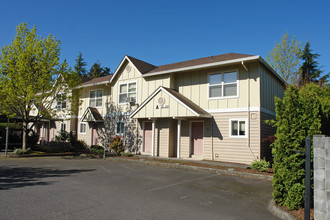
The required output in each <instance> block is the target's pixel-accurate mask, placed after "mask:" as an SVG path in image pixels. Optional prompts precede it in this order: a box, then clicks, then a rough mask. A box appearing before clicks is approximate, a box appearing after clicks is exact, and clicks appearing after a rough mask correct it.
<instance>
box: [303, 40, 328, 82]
mask: <svg viewBox="0 0 330 220" xmlns="http://www.w3.org/2000/svg"><path fill="white" fill-rule="evenodd" d="M319 56H320V55H319V54H317V53H314V54H313V53H312V49H310V43H309V42H307V43H306V45H305V48H304V51H303V54H302V56H301V59H302V60H303V64H302V66H301V67H300V76H299V85H300V86H303V85H305V84H307V83H310V82H312V83H319V84H320V85H323V84H324V83H325V82H327V78H328V77H329V73H328V74H326V75H324V76H322V77H321V73H322V70H321V69H320V68H319V67H318V65H319V63H318V61H317V59H318V58H319Z"/></svg>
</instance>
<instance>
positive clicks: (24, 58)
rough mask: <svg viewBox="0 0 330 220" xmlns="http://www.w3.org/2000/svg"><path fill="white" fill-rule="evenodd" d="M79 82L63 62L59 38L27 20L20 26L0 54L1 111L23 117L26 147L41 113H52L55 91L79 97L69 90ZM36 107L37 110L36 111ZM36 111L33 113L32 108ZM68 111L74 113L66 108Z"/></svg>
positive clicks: (71, 97) (70, 96) (44, 115)
mask: <svg viewBox="0 0 330 220" xmlns="http://www.w3.org/2000/svg"><path fill="white" fill-rule="evenodd" d="M78 83H79V79H78V78H77V77H76V75H75V74H74V73H71V71H70V69H69V68H68V65H67V63H66V62H65V61H64V62H62V63H60V41H59V40H56V38H55V37H54V36H51V35H49V36H48V37H46V38H44V37H40V36H38V35H37V29H36V27H33V28H32V29H31V30H29V29H28V27H27V25H26V24H25V23H23V24H21V25H19V26H18V27H17V34H16V36H15V38H14V39H13V40H12V42H11V44H10V45H5V46H3V47H2V48H1V54H0V88H1V90H0V97H1V98H0V106H1V110H2V113H4V114H6V115H8V116H13V115H17V116H19V117H21V119H22V124H23V149H25V148H26V140H27V133H28V132H29V131H30V130H31V128H32V127H33V125H34V124H35V123H36V122H38V121H39V120H40V118H42V117H52V116H54V114H56V111H55V110H54V109H53V107H52V106H54V105H53V104H54V103H55V102H56V94H57V93H58V92H59V91H61V93H63V94H64V95H62V97H65V98H66V99H67V100H68V101H70V100H73V99H74V98H76V97H75V96H74V95H72V94H75V93H69V92H68V91H71V89H72V88H74V87H75V86H76V85H77V84H78ZM34 108H37V109H38V111H33V109H34ZM32 111H33V112H34V114H33V115H32V114H31V112H32ZM66 113H67V114H71V112H70V109H67V112H66Z"/></svg>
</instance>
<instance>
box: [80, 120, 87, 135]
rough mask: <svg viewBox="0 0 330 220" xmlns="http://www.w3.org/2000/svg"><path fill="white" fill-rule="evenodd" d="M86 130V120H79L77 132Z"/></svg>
mask: <svg viewBox="0 0 330 220" xmlns="http://www.w3.org/2000/svg"><path fill="white" fill-rule="evenodd" d="M86 131H87V123H86V122H80V124H79V134H86Z"/></svg>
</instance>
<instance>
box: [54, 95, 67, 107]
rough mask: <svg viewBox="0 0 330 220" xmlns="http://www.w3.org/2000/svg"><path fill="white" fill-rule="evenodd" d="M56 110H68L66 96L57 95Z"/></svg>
mask: <svg viewBox="0 0 330 220" xmlns="http://www.w3.org/2000/svg"><path fill="white" fill-rule="evenodd" d="M55 108H56V109H66V96H65V94H57V95H56V107H55Z"/></svg>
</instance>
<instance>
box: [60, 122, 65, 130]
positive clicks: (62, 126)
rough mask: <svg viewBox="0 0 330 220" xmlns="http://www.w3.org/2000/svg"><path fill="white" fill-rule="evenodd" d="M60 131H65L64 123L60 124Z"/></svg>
mask: <svg viewBox="0 0 330 220" xmlns="http://www.w3.org/2000/svg"><path fill="white" fill-rule="evenodd" d="M61 131H66V123H65V122H61Z"/></svg>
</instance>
